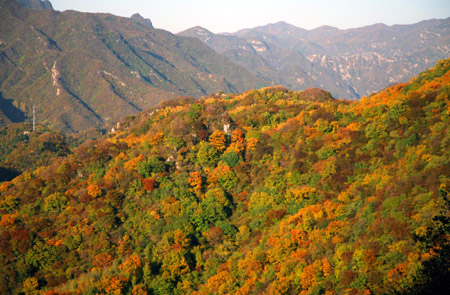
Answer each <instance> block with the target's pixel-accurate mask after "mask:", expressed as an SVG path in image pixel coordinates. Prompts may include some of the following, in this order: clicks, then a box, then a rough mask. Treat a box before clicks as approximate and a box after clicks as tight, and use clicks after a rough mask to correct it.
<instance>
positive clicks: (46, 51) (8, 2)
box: [0, 0, 267, 131]
mask: <svg viewBox="0 0 450 295" xmlns="http://www.w3.org/2000/svg"><path fill="white" fill-rule="evenodd" d="M20 2H21V3H22V4H24V5H25V6H21V5H19V4H18V3H17V2H15V1H12V0H0V107H1V112H0V119H2V120H0V126H2V125H6V124H8V123H10V122H18V121H23V120H25V119H26V118H30V117H31V113H32V107H33V105H36V106H37V117H38V120H39V122H40V123H44V124H47V125H49V126H52V127H54V128H57V129H60V130H65V131H77V130H84V129H86V128H89V127H95V126H101V125H104V124H107V123H114V122H116V121H117V120H119V119H120V118H122V117H123V116H127V115H132V114H135V113H137V112H139V111H140V110H142V109H145V108H148V107H150V106H153V105H155V104H156V103H158V102H159V101H161V100H162V99H168V98H173V97H176V96H180V95H181V96H195V97H200V96H204V95H207V94H210V93H216V92H218V91H226V92H239V91H243V90H246V89H250V88H258V87H261V86H262V85H267V82H266V81H264V80H263V79H261V78H257V77H255V76H254V75H252V74H251V73H250V72H248V71H247V70H246V69H245V68H243V67H241V66H239V65H236V64H234V63H232V62H230V61H229V60H228V59H227V58H225V57H223V56H222V55H219V54H217V53H216V52H214V51H213V50H212V49H210V48H209V47H208V46H205V45H204V44H202V43H201V42H200V41H198V40H195V39H192V38H185V37H180V36H176V35H173V34H171V33H169V32H167V31H164V30H157V29H154V28H153V26H152V24H151V21H150V20H147V19H144V18H143V17H141V16H140V15H134V16H132V17H131V18H124V17H117V16H114V15H110V14H92V13H80V12H76V11H65V12H57V11H53V10H52V8H51V5H47V6H45V5H46V4H45V3H47V2H48V1H20ZM39 4H42V5H44V7H41V6H40V5H39ZM28 7H32V8H36V7H37V8H40V9H42V8H46V9H45V10H31V9H29V8H28Z"/></svg>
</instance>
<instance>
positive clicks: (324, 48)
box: [179, 18, 450, 99]
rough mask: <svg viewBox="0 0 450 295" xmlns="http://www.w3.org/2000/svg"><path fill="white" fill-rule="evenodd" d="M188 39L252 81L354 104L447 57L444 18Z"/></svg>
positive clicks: (196, 32)
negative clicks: (319, 92)
mask: <svg viewBox="0 0 450 295" xmlns="http://www.w3.org/2000/svg"><path fill="white" fill-rule="evenodd" d="M205 31H206V32H207V30H206V29H204V28H198V27H196V28H192V29H189V30H186V31H184V32H181V33H179V34H180V35H182V36H189V37H194V38H197V39H200V40H202V42H204V43H205V44H207V45H208V46H210V47H211V48H213V49H214V50H216V51H217V52H219V53H221V54H223V55H225V56H226V57H228V58H230V59H231V60H233V61H235V62H237V63H238V64H241V65H243V66H245V67H246V68H247V69H248V70H249V71H251V72H252V73H254V74H255V75H259V76H261V77H264V78H265V79H267V80H270V81H273V82H274V83H275V84H282V85H285V86H287V87H289V88H291V89H293V90H301V89H305V88H306V87H321V88H324V89H327V90H329V91H330V92H331V93H332V94H333V95H334V96H335V97H340V98H353V99H357V98H360V97H362V96H367V95H370V94H371V93H372V92H374V91H379V90H381V89H384V88H385V87H387V86H389V85H392V84H395V83H399V82H406V81H408V80H409V79H410V78H411V77H413V76H415V75H417V74H418V73H419V72H421V71H423V70H425V69H428V68H429V67H431V66H433V65H434V64H435V63H436V62H437V61H438V60H439V59H443V58H448V56H449V54H450V47H449V44H450V18H447V19H442V20H428V21H423V22H420V23H417V24H412V25H394V26H386V25H383V24H375V25H372V26H367V27H362V28H355V29H347V30H339V29H337V28H334V27H330V26H322V27H319V28H316V29H313V30H305V29H302V28H298V27H295V26H293V25H290V24H288V23H285V22H279V23H275V24H269V25H265V26H261V27H256V28H252V29H244V30H241V31H238V32H236V33H232V34H223V35H220V34H217V35H215V34H212V33H210V32H209V33H205Z"/></svg>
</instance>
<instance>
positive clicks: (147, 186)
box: [142, 177, 156, 192]
mask: <svg viewBox="0 0 450 295" xmlns="http://www.w3.org/2000/svg"><path fill="white" fill-rule="evenodd" d="M142 187H143V188H144V190H146V191H149V192H151V191H153V190H154V189H155V187H156V181H155V179H154V178H153V177H149V178H144V179H142Z"/></svg>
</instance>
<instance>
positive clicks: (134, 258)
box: [119, 254, 142, 274]
mask: <svg viewBox="0 0 450 295" xmlns="http://www.w3.org/2000/svg"><path fill="white" fill-rule="evenodd" d="M141 266H142V263H141V259H140V258H139V256H138V255H137V254H132V255H130V256H128V257H127V258H126V259H125V261H124V262H122V263H121V264H120V265H119V269H120V270H121V271H123V272H125V273H130V274H136V272H137V271H138V270H139V269H140V268H141Z"/></svg>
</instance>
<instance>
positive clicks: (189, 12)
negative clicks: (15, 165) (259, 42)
mask: <svg viewBox="0 0 450 295" xmlns="http://www.w3.org/2000/svg"><path fill="white" fill-rule="evenodd" d="M50 2H51V3H52V4H53V7H54V9H56V10H60V11H63V10H69V9H70V10H77V11H83V12H107V13H112V14H114V15H119V16H125V17H130V16H131V15H132V14H134V13H139V14H140V15H142V16H143V17H145V18H149V19H150V20H151V21H152V23H153V26H154V27H156V28H160V29H165V30H168V31H170V32H172V33H178V32H180V31H183V30H186V29H189V28H191V27H194V26H202V27H204V28H206V29H208V30H210V31H211V32H213V33H223V32H235V31H238V30H240V29H245V28H253V27H257V26H262V25H266V24H269V23H276V22H279V21H285V22H288V23H290V24H292V25H295V26H297V27H301V28H305V29H313V28H316V27H319V26H322V25H329V26H334V27H337V28H339V29H348V28H356V27H362V26H367V25H372V24H375V23H384V24H387V25H393V24H412V23H417V22H420V21H422V20H427V19H431V18H447V17H450V1H449V0H50Z"/></svg>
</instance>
